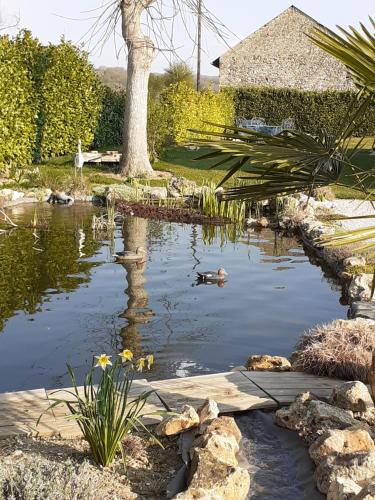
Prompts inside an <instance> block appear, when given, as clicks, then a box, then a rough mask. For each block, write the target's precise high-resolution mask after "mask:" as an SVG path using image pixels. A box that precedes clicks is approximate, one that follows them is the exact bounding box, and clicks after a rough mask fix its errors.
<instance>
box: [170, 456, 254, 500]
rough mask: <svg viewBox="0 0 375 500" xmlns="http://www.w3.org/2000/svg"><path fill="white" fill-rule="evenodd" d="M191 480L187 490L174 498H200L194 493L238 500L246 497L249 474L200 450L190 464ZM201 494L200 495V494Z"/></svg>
mask: <svg viewBox="0 0 375 500" xmlns="http://www.w3.org/2000/svg"><path fill="white" fill-rule="evenodd" d="M191 472H192V478H191V481H190V484H189V488H188V490H187V491H186V492H185V493H184V494H182V495H185V496H179V495H178V496H177V497H176V498H179V499H181V498H183V499H188V498H189V499H190V498H201V497H200V496H195V495H196V491H197V490H198V491H201V492H202V490H203V491H205V492H206V493H205V495H208V494H210V495H211V497H209V496H208V497H207V498H218V499H222V500H239V499H243V500H244V499H245V498H246V497H247V494H248V491H249V488H250V476H249V473H248V472H247V471H246V470H245V469H242V468H240V467H232V466H230V465H227V464H224V463H222V462H220V461H218V460H217V459H216V457H215V456H214V455H212V453H211V452H210V451H208V450H205V449H200V450H198V451H197V452H196V453H195V454H194V458H193V460H192V464H191ZM201 494H202V493H201Z"/></svg>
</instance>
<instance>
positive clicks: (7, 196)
mask: <svg viewBox="0 0 375 500" xmlns="http://www.w3.org/2000/svg"><path fill="white" fill-rule="evenodd" d="M24 196H25V193H23V192H22V191H15V190H14V189H8V188H4V189H0V199H3V200H4V201H17V200H20V199H21V198H23V197H24Z"/></svg>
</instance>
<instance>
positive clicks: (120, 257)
mask: <svg viewBox="0 0 375 500" xmlns="http://www.w3.org/2000/svg"><path fill="white" fill-rule="evenodd" d="M113 256H114V258H115V260H116V262H140V261H143V260H144V259H145V256H146V250H145V249H144V248H143V247H138V248H137V249H136V251H135V252H133V251H131V250H125V251H124V252H117V253H115V254H114V255H113Z"/></svg>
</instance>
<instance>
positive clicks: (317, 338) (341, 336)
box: [293, 319, 375, 383]
mask: <svg viewBox="0 0 375 500" xmlns="http://www.w3.org/2000/svg"><path fill="white" fill-rule="evenodd" d="M374 349H375V328H374V326H373V325H372V323H371V321H368V320H365V319H357V320H356V321H346V320H335V321H333V322H332V323H329V324H326V325H318V326H316V327H314V328H312V329H311V330H309V331H307V332H305V333H304V334H303V335H302V337H301V339H300V340H299V342H298V344H297V346H296V352H295V353H294V354H293V369H294V370H297V371H305V372H308V373H313V374H315V375H326V376H328V377H337V378H341V379H345V380H361V381H362V382H364V383H367V382H368V376H369V370H370V366H371V360H372V351H373V350H374Z"/></svg>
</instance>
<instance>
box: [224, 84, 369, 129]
mask: <svg viewBox="0 0 375 500" xmlns="http://www.w3.org/2000/svg"><path fill="white" fill-rule="evenodd" d="M233 94H234V102H235V114H236V117H243V118H247V119H249V118H252V117H253V116H259V117H262V118H264V119H265V120H266V122H267V123H269V124H280V123H281V122H282V120H284V119H286V118H293V120H294V121H295V124H296V127H297V129H299V130H306V131H307V132H311V133H317V132H318V131H319V130H320V129H321V128H323V127H324V129H326V130H327V131H328V132H330V133H335V132H337V130H338V129H339V127H340V125H341V124H342V120H343V118H344V117H345V115H346V112H347V110H348V108H349V106H350V103H351V101H352V99H353V96H354V94H353V92H350V91H347V92H340V91H334V90H327V91H324V92H313V91H301V90H295V89H283V88H280V89H279V88H269V87H250V88H238V89H235V90H233ZM356 133H357V134H358V135H372V134H374V133H375V104H373V105H372V106H371V107H370V109H369V110H368V112H367V114H366V117H365V120H364V123H363V124H362V125H361V126H360V127H358V129H357V131H356Z"/></svg>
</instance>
